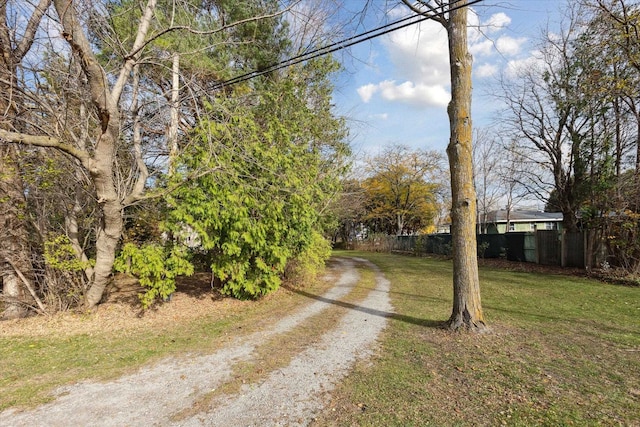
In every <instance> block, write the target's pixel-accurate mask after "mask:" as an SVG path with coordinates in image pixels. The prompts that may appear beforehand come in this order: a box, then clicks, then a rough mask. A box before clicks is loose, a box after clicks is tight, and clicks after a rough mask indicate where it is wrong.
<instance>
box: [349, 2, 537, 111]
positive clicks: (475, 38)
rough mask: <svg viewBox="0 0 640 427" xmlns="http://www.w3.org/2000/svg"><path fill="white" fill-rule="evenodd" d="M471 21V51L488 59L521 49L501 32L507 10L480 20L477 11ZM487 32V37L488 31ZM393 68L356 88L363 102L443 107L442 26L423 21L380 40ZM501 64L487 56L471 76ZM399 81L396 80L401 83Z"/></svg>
mask: <svg viewBox="0 0 640 427" xmlns="http://www.w3.org/2000/svg"><path fill="white" fill-rule="evenodd" d="M468 19H469V42H470V48H469V50H470V53H471V54H472V55H473V56H474V57H480V58H483V57H484V58H488V57H491V56H493V55H495V54H496V53H498V52H500V54H501V55H503V56H508V57H512V56H515V55H517V54H519V53H520V52H521V49H522V46H523V44H524V43H525V42H526V39H525V38H514V37H510V36H507V35H500V31H503V30H504V29H505V28H506V27H507V26H508V25H509V24H510V23H511V18H510V17H509V16H508V15H506V14H505V13H496V14H493V15H491V16H490V17H489V18H488V19H486V20H483V21H481V20H480V17H479V16H478V14H477V13H476V12H475V11H471V12H470V13H469V16H468ZM489 34H490V35H491V37H490V38H487V35H489ZM382 44H383V46H384V48H385V49H386V51H387V57H388V58H389V60H390V64H389V65H390V67H391V68H392V69H390V70H385V71H384V72H385V74H386V75H387V76H389V78H388V79H387V80H384V81H379V82H371V83H369V84H366V85H363V86H361V87H359V88H358V89H357V92H358V95H359V96H360V98H361V99H362V101H363V102H365V103H367V102H371V101H372V100H374V99H376V97H378V99H380V100H383V101H388V102H395V103H404V104H409V105H412V106H416V107H419V108H427V107H441V106H446V105H447V104H448V102H449V100H450V98H451V96H450V94H449V88H450V81H449V79H450V74H449V51H448V41H447V33H446V30H445V29H444V28H443V27H442V26H441V25H440V24H438V23H436V22H433V21H425V22H422V23H420V24H417V25H412V26H409V27H406V28H403V29H401V30H398V31H394V32H392V33H390V34H389V35H388V36H386V37H385V38H384V39H383V40H382ZM498 70H499V66H498V65H497V64H494V63H490V62H487V61H486V60H485V61H484V62H483V63H482V64H481V65H478V66H476V67H474V76H475V77H478V78H485V77H490V76H493V75H495V74H497V73H498ZM399 82H400V83H399Z"/></svg>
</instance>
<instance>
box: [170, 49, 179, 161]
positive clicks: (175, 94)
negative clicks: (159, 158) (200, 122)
mask: <svg viewBox="0 0 640 427" xmlns="http://www.w3.org/2000/svg"><path fill="white" fill-rule="evenodd" d="M171 75H172V84H171V123H169V135H168V137H167V139H168V145H169V173H170V174H171V173H172V172H173V170H174V167H175V158H176V156H177V155H178V125H179V120H180V117H179V116H178V106H179V104H178V101H179V96H180V55H178V54H177V53H174V54H173V62H172V69H171Z"/></svg>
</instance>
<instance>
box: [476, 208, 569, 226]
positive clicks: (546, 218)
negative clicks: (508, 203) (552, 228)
mask: <svg viewBox="0 0 640 427" xmlns="http://www.w3.org/2000/svg"><path fill="white" fill-rule="evenodd" d="M481 219H482V215H481ZM509 221H510V222H561V221H562V212H542V211H537V210H534V209H514V210H512V211H511V212H510V213H509ZM486 222H487V223H499V222H507V211H506V209H500V210H497V211H491V212H489V213H488V214H487V218H486Z"/></svg>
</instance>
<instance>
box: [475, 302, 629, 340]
mask: <svg viewBox="0 0 640 427" xmlns="http://www.w3.org/2000/svg"><path fill="white" fill-rule="evenodd" d="M483 305H484V309H485V310H489V311H500V312H503V313H508V314H512V315H517V316H518V318H519V319H525V318H530V319H537V320H541V321H547V322H549V323H551V322H553V323H555V324H558V323H563V324H567V325H582V326H584V327H588V328H592V329H598V330H600V331H602V332H613V333H621V334H637V330H634V329H626V328H623V327H615V326H610V325H605V324H603V323H601V322H597V321H595V320H588V319H577V318H575V317H572V316H566V317H562V316H552V315H549V314H541V313H531V312H527V311H523V310H514V309H507V308H502V307H496V306H493V305H486V304H483Z"/></svg>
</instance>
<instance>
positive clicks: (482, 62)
mask: <svg viewBox="0 0 640 427" xmlns="http://www.w3.org/2000/svg"><path fill="white" fill-rule="evenodd" d="M346 3H347V4H349V3H351V4H352V5H353V7H354V9H355V8H357V5H358V4H362V3H363V2H362V1H360V0H346ZM386 3H387V4H388V3H391V2H386ZM397 3H400V1H399V0H398V2H397ZM562 5H563V2H562V1H558V0H484V1H483V2H481V3H479V4H477V5H475V6H474V8H473V11H472V12H471V13H470V15H469V22H470V24H471V23H473V24H479V28H481V30H482V31H481V32H480V31H478V29H477V28H470V29H469V47H470V51H471V52H472V54H473V58H474V63H473V89H474V93H473V113H472V114H473V117H472V119H473V124H474V127H486V126H489V125H490V124H491V122H492V121H494V120H495V118H496V115H497V114H496V110H497V106H496V104H495V101H494V100H492V99H491V97H490V96H488V92H489V91H490V86H491V84H495V81H496V77H497V75H499V73H501V72H503V71H504V70H505V69H506V68H507V67H509V66H510V65H512V64H516V63H521V62H522V61H527V60H528V59H529V58H530V57H531V53H532V51H533V50H535V44H534V42H535V38H536V37H537V35H538V34H540V31H541V28H542V27H545V26H546V25H547V23H551V25H552V26H553V24H554V23H557V22H558V20H559V15H560V13H559V10H560V8H561V7H562ZM409 13H410V12H409V11H408V9H407V8H406V7H405V6H403V5H398V6H396V7H394V8H392V9H390V10H389V9H388V8H386V7H385V2H384V0H381V2H380V6H379V8H378V9H377V10H374V11H373V12H371V11H370V12H368V15H367V17H366V19H365V21H364V22H363V23H362V26H361V27H360V32H362V30H363V29H364V30H368V29H371V28H374V27H376V26H378V25H380V24H382V23H384V21H385V20H397V19H400V18H402V17H405V16H407V15H408V14H409ZM340 59H341V60H342V62H343V63H344V66H345V70H344V72H343V73H341V75H340V76H339V77H338V78H337V79H336V91H335V93H334V101H335V105H336V110H337V113H338V114H341V115H343V116H345V117H347V119H348V123H349V127H350V129H351V139H352V141H351V143H352V146H353V148H354V151H356V152H364V153H372V154H375V153H376V152H377V151H379V150H380V148H381V147H384V146H387V145H390V144H396V143H397V144H404V145H408V146H410V147H412V148H422V149H435V150H441V151H444V149H445V148H446V145H447V142H448V137H449V123H448V118H447V113H446V106H447V103H448V101H449V86H450V85H449V68H448V52H447V41H446V32H445V30H444V28H442V27H441V26H440V25H439V24H437V23H435V22H432V21H426V22H424V23H421V24H417V25H414V26H410V27H408V28H406V29H401V30H398V31H396V32H393V33H390V34H388V35H385V36H382V37H379V38H377V39H374V40H372V41H369V42H364V43H362V44H359V45H356V46H354V47H352V48H351V50H350V52H349V55H343V56H342V57H341V58H340Z"/></svg>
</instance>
